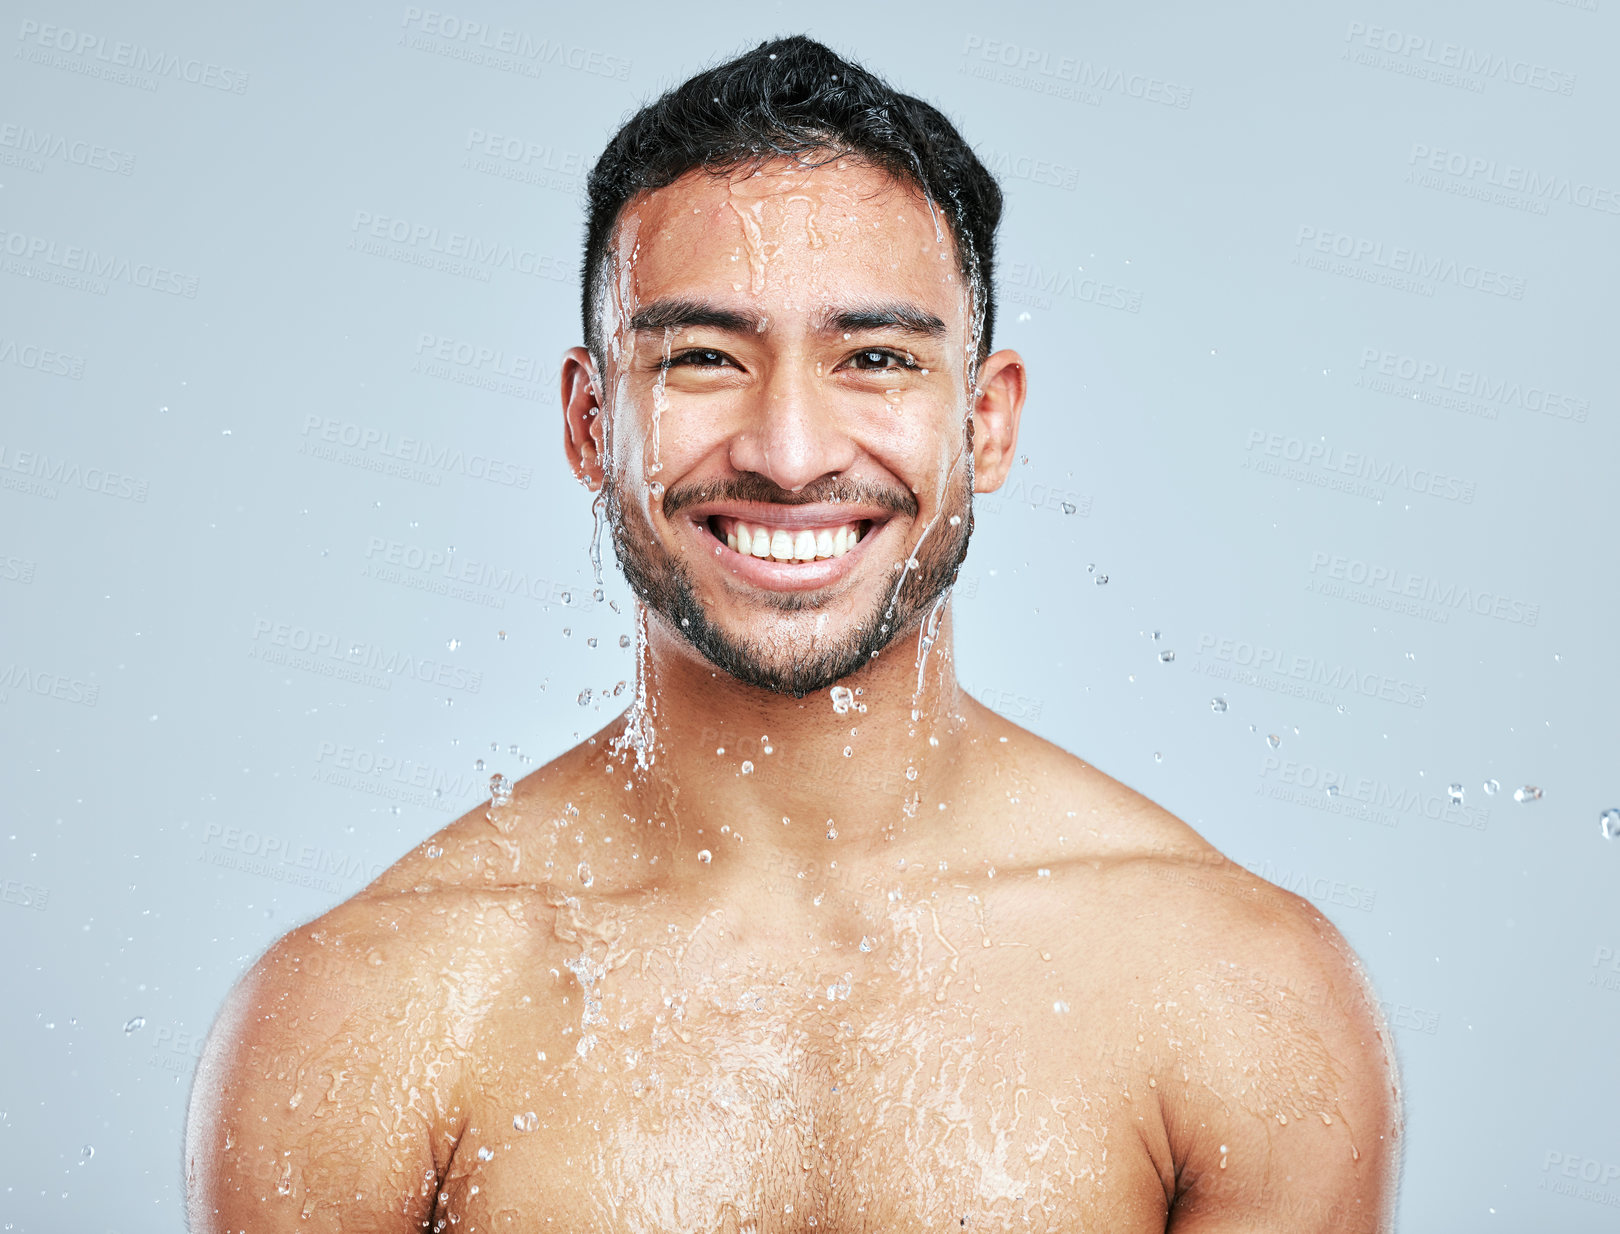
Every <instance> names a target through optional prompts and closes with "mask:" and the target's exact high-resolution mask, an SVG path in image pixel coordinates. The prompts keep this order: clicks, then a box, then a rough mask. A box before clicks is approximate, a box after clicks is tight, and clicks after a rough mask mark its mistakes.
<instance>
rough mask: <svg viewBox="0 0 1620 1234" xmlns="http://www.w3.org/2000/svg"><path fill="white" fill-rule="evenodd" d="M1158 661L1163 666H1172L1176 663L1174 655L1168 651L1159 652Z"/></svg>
mask: <svg viewBox="0 0 1620 1234" xmlns="http://www.w3.org/2000/svg"><path fill="white" fill-rule="evenodd" d="M1159 659H1160V661H1162V662H1163V663H1165V664H1174V663H1175V661H1176V653H1175V652H1173V651H1168V650H1167V651H1161V652H1160V653H1159Z"/></svg>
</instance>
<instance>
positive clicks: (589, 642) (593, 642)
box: [585, 634, 596, 647]
mask: <svg viewBox="0 0 1620 1234" xmlns="http://www.w3.org/2000/svg"><path fill="white" fill-rule="evenodd" d="M585 645H586V646H587V647H594V646H596V636H595V635H594V634H593V635H591V637H590V638H588V639H586V640H585Z"/></svg>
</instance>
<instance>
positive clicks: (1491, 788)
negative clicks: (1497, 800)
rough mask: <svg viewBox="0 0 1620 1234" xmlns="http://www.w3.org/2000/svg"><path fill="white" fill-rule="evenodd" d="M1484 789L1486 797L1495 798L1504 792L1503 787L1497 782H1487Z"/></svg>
mask: <svg viewBox="0 0 1620 1234" xmlns="http://www.w3.org/2000/svg"><path fill="white" fill-rule="evenodd" d="M1484 787H1485V795H1486V796H1487V797H1494V796H1496V794H1497V793H1499V792H1501V791H1502V785H1501V784H1500V783H1498V782H1497V781H1496V780H1486V781H1485V785H1484Z"/></svg>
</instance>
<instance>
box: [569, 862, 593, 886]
mask: <svg viewBox="0 0 1620 1234" xmlns="http://www.w3.org/2000/svg"><path fill="white" fill-rule="evenodd" d="M574 877H575V878H577V879H579V885H580V886H581V887H589V886H591V885H592V884H593V883H595V882H596V875H594V874H592V873H591V863H590V862H588V861H582V862H580V863H579V865H578V866H577V867H576V868H575V870H574Z"/></svg>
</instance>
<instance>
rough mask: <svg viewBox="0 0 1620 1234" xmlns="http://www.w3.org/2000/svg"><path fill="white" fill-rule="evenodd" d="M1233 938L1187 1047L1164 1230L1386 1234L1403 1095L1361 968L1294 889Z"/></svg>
mask: <svg viewBox="0 0 1620 1234" xmlns="http://www.w3.org/2000/svg"><path fill="white" fill-rule="evenodd" d="M1245 927H1246V929H1245ZM1250 931H1252V933H1249V932H1250ZM1235 934H1236V935H1237V937H1236V938H1234V940H1233V941H1234V944H1235V946H1234V948H1233V949H1232V950H1230V951H1228V952H1226V953H1225V954H1224V955H1222V956H1220V958H1215V959H1212V962H1211V963H1210V965H1209V966H1208V968H1207V970H1206V973H1205V974H1204V975H1205V980H1204V981H1203V982H1202V983H1201V989H1202V991H1203V994H1204V997H1205V998H1207V1000H1208V1003H1207V1005H1204V1006H1202V1007H1201V1009H1200V1014H1199V1015H1198V1017H1197V1018H1198V1021H1199V1023H1198V1032H1197V1034H1196V1036H1195V1037H1194V1039H1192V1040H1188V1041H1185V1042H1184V1043H1183V1046H1182V1049H1183V1056H1184V1057H1185V1058H1187V1059H1190V1060H1192V1066H1191V1067H1189V1069H1188V1074H1189V1075H1190V1076H1191V1077H1192V1079H1193V1080H1194V1083H1193V1084H1192V1085H1190V1086H1189V1088H1188V1090H1187V1096H1188V1101H1187V1103H1186V1105H1185V1106H1184V1107H1183V1108H1182V1109H1181V1110H1180V1111H1178V1114H1177V1117H1176V1119H1175V1121H1176V1124H1177V1126H1176V1130H1175V1138H1176V1139H1177V1140H1179V1141H1180V1144H1181V1146H1182V1151H1181V1152H1180V1153H1179V1154H1178V1156H1179V1157H1180V1161H1179V1171H1178V1179H1177V1196H1176V1198H1175V1201H1174V1203H1173V1205H1172V1208H1171V1213H1170V1223H1169V1227H1168V1229H1169V1230H1170V1231H1171V1232H1172V1234H1261V1232H1263V1231H1276V1232H1277V1234H1283V1232H1284V1231H1286V1232H1287V1234H1329V1232H1332V1234H1384V1232H1385V1231H1388V1230H1390V1229H1392V1228H1393V1226H1392V1224H1391V1222H1392V1209H1393V1202H1394V1196H1395V1187H1396V1183H1397V1180H1398V1175H1399V1167H1400V1131H1401V1122H1400V1120H1401V1114H1400V1096H1399V1089H1398V1081H1397V1076H1396V1070H1395V1058H1394V1053H1393V1049H1392V1047H1391V1044H1390V1038H1389V1030H1388V1028H1387V1027H1386V1025H1385V1024H1384V1021H1383V1016H1382V1014H1381V1013H1380V1011H1379V1009H1378V1004H1377V1002H1376V1000H1375V999H1374V997H1373V994H1372V991H1371V988H1370V987H1369V985H1368V984H1367V981H1366V979H1365V977H1364V976H1363V974H1362V971H1361V966H1360V963H1359V961H1358V960H1356V958H1355V956H1354V954H1353V953H1352V952H1351V951H1350V949H1349V947H1348V946H1347V945H1346V944H1345V942H1344V940H1343V939H1342V938H1341V937H1340V936H1339V933H1338V931H1337V930H1335V929H1334V928H1333V926H1332V925H1331V924H1329V923H1328V922H1326V921H1325V920H1323V919H1322V917H1321V915H1320V913H1319V912H1317V911H1316V910H1315V909H1314V908H1313V907H1312V906H1311V905H1309V904H1308V903H1306V902H1305V901H1303V900H1299V899H1298V898H1297V897H1294V896H1290V895H1287V894H1286V893H1281V894H1280V895H1279V897H1278V898H1277V900H1276V902H1275V903H1271V904H1268V905H1266V906H1265V907H1263V908H1259V909H1258V910H1257V912H1256V913H1255V914H1253V915H1252V916H1250V917H1249V919H1248V920H1247V921H1246V922H1244V923H1243V925H1241V926H1239V927H1238V928H1237V929H1236V930H1235ZM1245 934H1249V936H1248V937H1244V935H1245Z"/></svg>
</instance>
